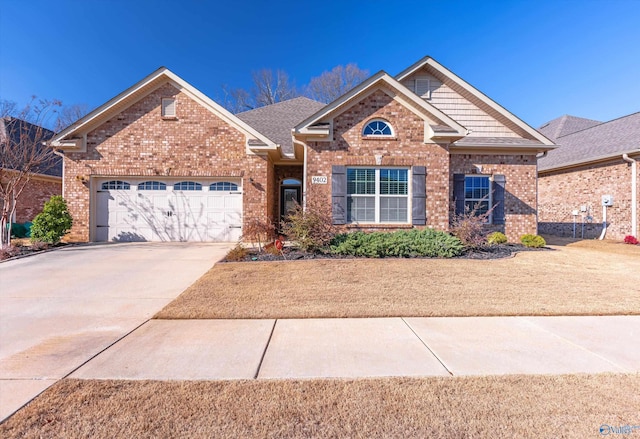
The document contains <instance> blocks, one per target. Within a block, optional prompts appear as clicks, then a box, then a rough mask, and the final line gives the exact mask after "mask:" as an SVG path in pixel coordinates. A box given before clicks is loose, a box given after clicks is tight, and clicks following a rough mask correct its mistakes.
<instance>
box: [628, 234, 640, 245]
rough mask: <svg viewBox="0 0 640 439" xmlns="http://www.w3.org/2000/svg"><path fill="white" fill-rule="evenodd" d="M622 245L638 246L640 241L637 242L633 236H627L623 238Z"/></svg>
mask: <svg viewBox="0 0 640 439" xmlns="http://www.w3.org/2000/svg"><path fill="white" fill-rule="evenodd" d="M624 243H625V244H632V245H638V244H640V241H638V239H637V238H636V237H635V236H633V235H627V236H625V237H624Z"/></svg>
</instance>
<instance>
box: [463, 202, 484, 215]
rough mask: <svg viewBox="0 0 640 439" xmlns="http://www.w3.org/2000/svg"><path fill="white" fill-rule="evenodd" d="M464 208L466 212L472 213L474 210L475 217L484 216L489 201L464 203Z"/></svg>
mask: <svg viewBox="0 0 640 439" xmlns="http://www.w3.org/2000/svg"><path fill="white" fill-rule="evenodd" d="M464 207H465V210H468V212H473V210H474V209H476V211H475V214H476V215H484V214H485V213H487V212H488V211H489V201H465V202H464Z"/></svg>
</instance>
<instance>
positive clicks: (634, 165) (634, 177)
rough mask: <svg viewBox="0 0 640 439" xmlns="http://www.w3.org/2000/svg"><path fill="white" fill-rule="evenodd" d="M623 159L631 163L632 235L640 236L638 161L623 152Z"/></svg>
mask: <svg viewBox="0 0 640 439" xmlns="http://www.w3.org/2000/svg"><path fill="white" fill-rule="evenodd" d="M622 160H624V161H625V162H628V163H631V235H633V236H634V237H635V238H637V237H638V161H637V160H635V159H632V158H631V157H629V154H626V153H625V154H622Z"/></svg>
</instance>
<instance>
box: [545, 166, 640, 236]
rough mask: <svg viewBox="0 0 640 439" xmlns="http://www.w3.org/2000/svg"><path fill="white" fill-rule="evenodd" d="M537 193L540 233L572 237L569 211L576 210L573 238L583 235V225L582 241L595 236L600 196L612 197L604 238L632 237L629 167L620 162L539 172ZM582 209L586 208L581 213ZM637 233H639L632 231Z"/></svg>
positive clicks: (599, 218)
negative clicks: (574, 235) (574, 234)
mask: <svg viewBox="0 0 640 439" xmlns="http://www.w3.org/2000/svg"><path fill="white" fill-rule="evenodd" d="M639 179H640V178H639ZM639 187H640V181H639ZM538 191H539V193H538V201H539V204H540V207H539V215H538V221H539V228H540V233H548V234H552V235H559V236H573V221H574V217H573V215H572V212H573V211H574V210H578V211H579V215H578V217H577V221H576V222H577V224H576V236H577V237H582V236H583V227H582V224H583V222H584V238H597V237H599V236H600V233H601V232H602V213H603V211H602V196H603V195H613V206H611V207H608V208H607V223H608V226H607V235H606V236H607V238H611V239H620V240H622V239H624V237H625V236H626V235H630V234H632V230H631V165H630V164H628V163H626V162H624V161H622V159H619V160H615V161H611V162H607V163H601V164H596V165H591V166H582V167H579V168H573V169H571V170H565V171H553V172H543V173H541V174H540V177H539V180H538ZM639 203H640V200H639ZM582 206H585V207H586V209H587V210H586V212H584V213H583V212H582V211H581V207H582ZM638 209H640V205H639V206H638ZM587 217H591V218H590V219H589V218H587ZM583 218H584V220H583ZM638 233H640V231H639V230H636V234H638ZM636 236H638V235H636Z"/></svg>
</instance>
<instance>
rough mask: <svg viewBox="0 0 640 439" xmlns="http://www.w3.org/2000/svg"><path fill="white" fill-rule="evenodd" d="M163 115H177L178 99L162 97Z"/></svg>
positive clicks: (169, 116)
mask: <svg viewBox="0 0 640 439" xmlns="http://www.w3.org/2000/svg"><path fill="white" fill-rule="evenodd" d="M162 117H168V118H175V117H176V100H175V98H162Z"/></svg>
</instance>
